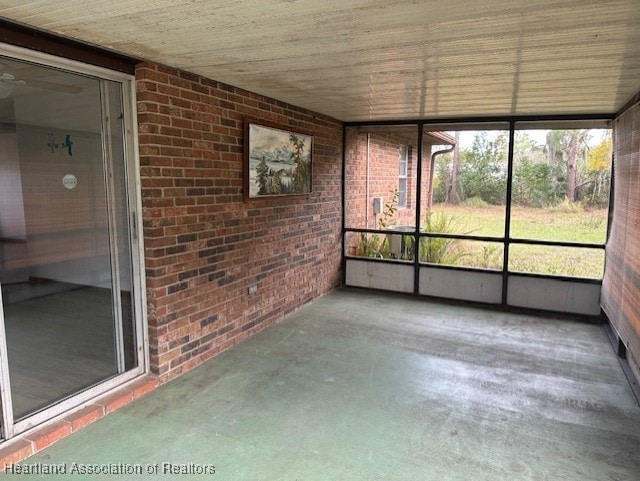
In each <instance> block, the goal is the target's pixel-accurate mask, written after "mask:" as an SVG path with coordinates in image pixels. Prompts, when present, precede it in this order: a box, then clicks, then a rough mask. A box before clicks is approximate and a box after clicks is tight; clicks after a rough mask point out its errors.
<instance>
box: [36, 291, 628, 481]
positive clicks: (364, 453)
mask: <svg viewBox="0 0 640 481" xmlns="http://www.w3.org/2000/svg"><path fill="white" fill-rule="evenodd" d="M638 446H640V408H639V407H638V404H637V403H636V400H635V398H634V396H633V393H632V391H631V388H630V387H629V384H628V383H627V380H626V378H625V377H624V374H623V372H622V370H621V368H620V366H619V364H618V361H617V358H616V355H615V354H614V352H613V350H612V349H611V346H610V344H609V341H608V339H607V337H606V334H605V333H604V331H603V329H602V327H601V326H600V325H594V324H587V323H580V322H575V321H567V320H563V319H554V318H539V317H535V316H530V315H518V314H512V313H505V312H496V311H493V310H485V309H477V308H472V307H467V306H460V305H450V304H440V303H436V302H430V301H426V300H424V299H416V298H410V297H405V296H394V295H385V294H378V293H368V292H363V291H356V290H341V291H337V292H335V293H333V294H331V295H328V296H326V297H324V298H322V299H320V300H318V301H316V302H314V303H312V304H310V305H307V306H305V307H304V308H302V309H300V310H299V311H297V312H296V313H294V314H292V315H290V316H289V317H288V318H286V319H284V320H283V321H282V322H280V323H278V324H276V325H273V326H270V327H268V328H267V329H265V330H263V331H262V332H260V333H258V334H256V335H254V336H253V337H251V338H249V339H247V340H246V341H243V342H242V343H240V344H238V345H237V346H235V347H233V348H231V349H230V350H228V351H226V352H224V353H222V354H221V355H219V356H217V357H216V358H214V359H211V360H209V361H207V362H206V363H204V364H203V365H201V366H199V367H197V368H195V369H193V370H192V371H190V372H188V373H186V374H185V375H183V376H181V377H179V378H177V379H175V380H173V381H171V382H169V383H167V384H165V385H163V386H161V387H160V388H158V389H156V390H155V391H153V392H152V393H150V394H148V395H146V396H144V397H142V398H141V399H139V400H137V401H136V402H134V403H132V404H130V405H129V406H127V407H125V408H123V409H121V410H119V411H117V412H115V413H113V414H111V415H109V416H107V417H105V418H104V419H102V420H100V421H98V422H97V423H95V424H92V425H91V426H89V427H87V428H85V429H83V430H81V431H79V432H78V433H76V434H74V435H72V436H70V437H68V438H66V439H64V440H62V441H60V442H59V443H57V444H55V445H53V446H52V447H50V448H48V449H46V450H45V451H43V452H41V453H39V454H36V455H35V456H33V457H32V458H30V459H29V460H27V461H26V462H27V463H37V462H46V463H56V464H59V463H65V464H67V465H69V466H70V465H71V463H73V462H75V463H97V464H102V463H129V464H131V465H140V466H142V467H143V469H144V468H146V467H147V466H152V467H153V466H154V465H156V464H158V463H159V465H160V466H162V463H174V464H181V463H182V464H185V465H190V466H204V465H207V466H209V465H213V466H215V479H218V480H229V481H231V480H252V481H260V480H264V481H267V480H273V481H276V480H277V481H294V480H305V481H313V480H385V481H388V480H391V481H394V480H397V481H400V480H412V481H413V480H420V481H447V480H456V481H469V480H474V481H483V480H486V481H501V480H504V481H507V480H508V481H512V480H514V479H517V480H531V481H543V480H560V479H562V480H570V481H573V480H575V481H602V480H615V481H638V479H639V478H638V473H640V451H638ZM98 447H99V449H98ZM161 477H166V476H162V475H161V476H158V479H159V478H161ZM87 479H102V478H101V477H100V476H96V477H94V478H91V477H89V478H87ZM127 479H140V480H144V479H153V476H151V477H150V476H149V475H148V474H146V472H143V473H142V474H140V475H136V474H133V475H131V476H128V477H127ZM189 479H211V475H203V476H196V475H194V476H190V477H189Z"/></svg>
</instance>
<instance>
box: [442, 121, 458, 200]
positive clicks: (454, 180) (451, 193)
mask: <svg viewBox="0 0 640 481" xmlns="http://www.w3.org/2000/svg"><path fill="white" fill-rule="evenodd" d="M455 139H456V144H455V145H454V146H453V160H452V162H451V175H450V176H449V183H448V185H447V188H446V191H445V196H444V201H445V203H447V204H459V203H460V200H461V194H460V192H459V190H460V186H459V185H458V177H459V176H460V132H459V131H457V130H456V132H455Z"/></svg>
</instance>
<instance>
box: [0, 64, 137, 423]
mask: <svg viewBox="0 0 640 481" xmlns="http://www.w3.org/2000/svg"><path fill="white" fill-rule="evenodd" d="M0 75H1V76H2V77H1V79H4V80H0V284H1V286H2V310H3V314H4V315H3V318H4V330H5V335H6V347H7V357H8V378H9V384H10V397H11V407H12V410H13V420H19V419H21V418H24V417H26V416H29V415H31V414H33V413H35V412H38V411H40V410H42V409H44V408H47V407H49V406H51V405H53V404H55V403H57V402H59V401H61V400H64V399H66V398H68V397H70V396H71V395H74V394H76V393H78V392H80V391H82V390H84V389H86V388H89V387H91V386H94V385H96V384H97V383H100V382H102V381H104V380H106V379H108V378H110V377H112V376H115V375H117V374H119V373H122V372H124V370H126V369H130V368H131V367H133V366H134V365H135V364H136V362H137V361H136V356H135V352H136V350H135V348H134V346H135V345H136V344H135V342H134V339H133V338H134V335H133V334H134V329H133V316H132V311H133V310H132V308H131V303H132V295H131V291H132V288H131V284H132V282H131V279H132V277H131V276H132V274H131V272H132V269H131V255H130V245H129V231H128V220H127V219H128V215H127V214H128V212H129V209H128V208H127V197H126V192H127V191H126V180H125V179H126V172H125V162H124V151H125V149H124V137H123V125H122V122H123V120H122V119H123V109H122V91H121V86H120V85H119V84H118V83H117V82H109V81H105V80H100V79H97V78H93V77H88V76H83V75H78V74H72V73H67V72H62V71H60V70H55V69H52V68H48V67H43V66H36V65H33V64H28V63H26V62H21V61H16V60H10V59H3V58H0ZM5 387H6V386H5ZM5 407H6V406H5Z"/></svg>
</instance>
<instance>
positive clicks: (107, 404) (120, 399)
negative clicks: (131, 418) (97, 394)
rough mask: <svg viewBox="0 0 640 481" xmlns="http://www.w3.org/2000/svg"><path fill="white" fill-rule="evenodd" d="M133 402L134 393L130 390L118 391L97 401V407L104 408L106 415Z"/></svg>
mask: <svg viewBox="0 0 640 481" xmlns="http://www.w3.org/2000/svg"><path fill="white" fill-rule="evenodd" d="M131 401H133V392H132V391H129V390H120V391H116V392H115V393H113V394H109V395H107V396H105V397H103V398H100V399H98V400H97V401H96V405H98V406H102V407H104V410H105V414H109V413H112V412H113V411H116V410H117V409H120V408H121V407H124V406H126V405H127V404H129V403H130V402H131Z"/></svg>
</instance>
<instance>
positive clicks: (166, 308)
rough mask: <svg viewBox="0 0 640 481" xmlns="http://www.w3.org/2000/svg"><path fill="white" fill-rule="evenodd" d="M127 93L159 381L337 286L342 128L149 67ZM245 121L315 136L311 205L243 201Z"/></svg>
mask: <svg viewBox="0 0 640 481" xmlns="http://www.w3.org/2000/svg"><path fill="white" fill-rule="evenodd" d="M136 84H137V101H138V105H137V106H138V124H139V127H138V129H139V144H140V164H141V167H140V175H141V184H142V205H143V212H142V215H143V222H144V242H145V262H146V283H147V298H148V320H149V344H150V359H151V366H152V370H153V372H154V373H156V374H158V375H159V376H160V379H161V382H165V381H167V380H168V379H171V378H173V377H175V376H177V375H179V374H181V373H183V372H185V371H187V370H189V369H191V368H192V367H194V366H196V365H198V364H200V363H202V362H203V361H205V360H206V359H209V358H210V357H212V356H214V355H216V354H217V353H219V352H221V351H223V350H225V349H227V348H229V347H230V346H232V345H234V344H236V343H237V342H239V341H241V340H242V339H245V338H246V337H248V336H249V335H251V334H253V333H255V332H257V331H259V330H260V329H262V328H264V327H265V326H267V325H269V324H270V323H273V322H275V321H277V320H278V319H280V318H282V317H283V316H285V315H286V314H288V313H290V312H292V311H293V310H295V309H297V308H299V307H300V306H302V305H304V304H305V303H307V302H309V301H310V300H313V299H315V298H317V297H319V296H321V295H323V294H326V293H327V292H329V291H331V290H333V289H334V288H336V287H337V286H338V285H339V284H340V279H341V276H340V259H341V230H340V229H341V214H342V205H341V178H342V177H341V172H342V124H341V123H340V122H339V121H337V120H334V119H332V118H329V117H326V116H323V115H320V114H315V113H313V112H309V111H306V110H304V109H300V108H297V107H294V106H291V105H288V104H285V103H282V102H279V101H276V100H273V99H269V98H266V97H263V96H260V95H257V94H253V93H250V92H246V91H243V90H241V89H237V88H235V87H231V86H228V85H224V84H221V83H218V82H215V81H213V80H209V79H206V78H203V77H199V76H197V75H193V74H190V73H186V72H182V71H179V70H176V69H173V68H169V67H166V66H162V65H155V64H152V63H143V64H140V65H139V66H138V67H137V69H136ZM247 117H251V118H257V119H264V120H265V121H269V122H271V123H276V124H279V125H282V126H283V127H285V128H290V129H292V130H296V129H300V130H302V131H308V132H312V133H313V135H314V137H313V142H314V143H313V165H312V169H313V174H312V175H313V186H312V189H313V192H312V193H311V194H310V195H309V196H295V197H271V198H264V199H252V200H251V201H249V202H245V200H244V197H243V145H244V139H243V135H244V120H245V119H246V118H247ZM250 286H255V287H256V288H257V292H256V293H255V294H249V292H248V290H249V287H250Z"/></svg>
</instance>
